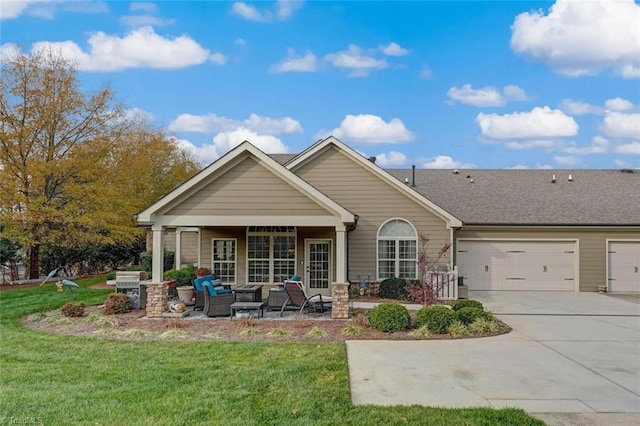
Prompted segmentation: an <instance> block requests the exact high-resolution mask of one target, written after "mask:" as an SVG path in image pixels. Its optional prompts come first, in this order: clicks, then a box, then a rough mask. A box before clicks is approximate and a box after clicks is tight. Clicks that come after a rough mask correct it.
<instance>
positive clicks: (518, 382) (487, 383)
mask: <svg viewBox="0 0 640 426" xmlns="http://www.w3.org/2000/svg"><path fill="white" fill-rule="evenodd" d="M470 297H471V298H473V299H477V300H480V301H482V302H483V304H484V305H485V307H486V308H487V309H489V310H491V311H492V312H494V314H496V315H497V316H498V318H500V319H501V320H502V321H504V322H506V323H507V324H509V325H510V326H511V327H512V328H513V331H512V332H511V333H508V334H506V335H502V336H496V337H490V338H481V339H465V340H455V341H454V340H440V341H434V340H431V341H349V342H347V352H348V361H349V375H350V384H351V395H352V396H351V397H352V401H353V403H354V404H356V405H361V404H375V405H409V404H419V405H426V406H441V407H451V408H462V407H478V406H487V407H495V408H503V407H517V408H522V409H524V410H526V411H528V412H531V413H640V304H638V303H637V302H638V299H637V298H635V297H629V298H628V299H625V298H618V297H611V296H610V295H606V294H597V293H556V292H472V294H471V295H470ZM577 415H581V414H577ZM627 416H632V417H630V418H633V420H632V421H633V422H635V421H638V420H639V418H638V417H637V416H638V415H637V414H636V415H627ZM624 419H625V420H623V423H621V424H625V423H626V422H627V420H626V419H627V417H625V418H624ZM607 422H609V421H607ZM558 424H562V423H558ZM567 424H571V423H567ZM594 424H598V423H594Z"/></svg>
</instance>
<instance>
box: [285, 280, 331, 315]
mask: <svg viewBox="0 0 640 426" xmlns="http://www.w3.org/2000/svg"><path fill="white" fill-rule="evenodd" d="M284 290H285V291H286V292H287V297H288V298H287V301H286V302H285V303H284V304H283V305H282V308H281V309H280V316H282V314H283V313H284V311H285V310H296V311H298V312H299V313H302V312H304V310H305V309H306V310H307V312H315V313H318V312H319V313H321V314H322V313H324V312H325V311H329V310H331V303H330V302H328V301H326V300H323V296H322V295H321V294H314V295H313V296H311V297H307V295H306V293H305V292H304V290H303V289H302V287H301V286H300V282H299V281H288V280H287V281H285V282H284Z"/></svg>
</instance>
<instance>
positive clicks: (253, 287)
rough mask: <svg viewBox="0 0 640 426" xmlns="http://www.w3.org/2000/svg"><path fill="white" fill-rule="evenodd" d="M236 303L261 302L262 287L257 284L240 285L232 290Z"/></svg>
mask: <svg viewBox="0 0 640 426" xmlns="http://www.w3.org/2000/svg"><path fill="white" fill-rule="evenodd" d="M233 295H234V299H235V301H236V302H261V301H262V286H261V285H259V284H249V285H242V286H240V287H236V288H234V289H233Z"/></svg>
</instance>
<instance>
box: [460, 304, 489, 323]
mask: <svg viewBox="0 0 640 426" xmlns="http://www.w3.org/2000/svg"><path fill="white" fill-rule="evenodd" d="M456 318H457V319H458V320H459V321H460V322H462V323H463V324H465V325H468V324H471V323H472V322H474V321H475V320H476V319H477V318H484V319H486V320H493V315H492V314H491V312H487V311H483V310H482V309H480V308H462V309H460V310H458V311H456Z"/></svg>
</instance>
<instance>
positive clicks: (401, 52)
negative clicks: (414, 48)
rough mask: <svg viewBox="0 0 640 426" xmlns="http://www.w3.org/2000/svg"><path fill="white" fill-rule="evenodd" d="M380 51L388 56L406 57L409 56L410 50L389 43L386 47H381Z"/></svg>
mask: <svg viewBox="0 0 640 426" xmlns="http://www.w3.org/2000/svg"><path fill="white" fill-rule="evenodd" d="M379 49H380V51H381V52H382V53H384V54H385V55H387V56H405V55H408V54H409V50H407V49H405V48H404V47H401V46H400V45H399V44H398V43H393V42H391V43H389V44H388V45H386V46H382V45H380V47H379Z"/></svg>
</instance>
